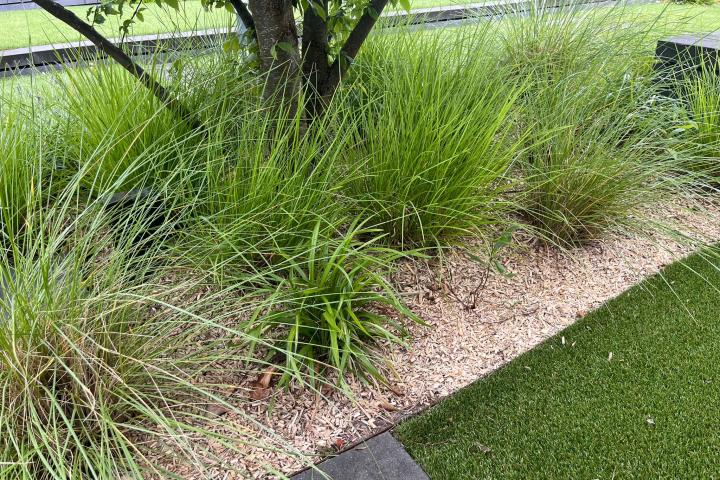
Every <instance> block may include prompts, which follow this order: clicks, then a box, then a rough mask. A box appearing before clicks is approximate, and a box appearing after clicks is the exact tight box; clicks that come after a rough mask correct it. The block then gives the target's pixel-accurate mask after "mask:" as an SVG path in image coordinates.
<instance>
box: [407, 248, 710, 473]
mask: <svg viewBox="0 0 720 480" xmlns="http://www.w3.org/2000/svg"><path fill="white" fill-rule="evenodd" d="M719 265H720V261H718V260H717V259H713V260H712V261H708V260H706V259H704V258H701V257H700V256H698V255H696V256H693V257H691V258H690V259H689V260H687V261H686V262H685V263H676V264H674V265H672V266H671V267H669V268H668V269H667V270H666V271H665V272H664V273H663V274H662V275H658V276H655V277H653V278H651V279H649V280H648V281H646V282H644V283H642V284H641V285H640V286H638V287H635V288H632V289H631V290H629V291H627V292H626V293H624V294H623V295H621V296H619V297H618V298H616V299H614V300H612V301H611V302H609V303H608V304H607V305H605V306H604V307H603V308H601V309H599V310H597V311H595V312H593V313H591V314H589V315H588V316H587V317H585V318H584V319H582V320H580V321H579V322H578V323H576V324H575V325H573V326H571V327H570V328H568V329H566V330H565V331H564V332H562V333H561V334H559V335H558V336H556V337H554V338H552V339H550V340H549V341H547V342H546V343H544V344H542V345H541V346H539V347H537V348H535V349H534V350H532V351H530V352H528V353H526V354H525V355H522V356H520V357H519V358H517V359H516V360H514V361H513V362H511V363H510V364H508V365H506V366H505V367H504V368H502V369H500V370H498V371H497V372H495V373H494V374H492V375H490V376H489V377H487V378H485V379H482V380H480V381H478V382H476V383H475V384H473V385H471V386H470V387H468V388H466V389H464V390H462V391H460V392H458V393H457V394H456V395H454V396H452V397H450V398H449V399H447V400H445V401H443V402H442V403H440V404H439V405H438V406H436V407H434V408H432V409H431V410H429V411H428V412H427V413H425V414H423V415H421V416H419V417H417V418H415V419H412V420H409V421H407V422H405V423H403V424H401V425H400V426H399V427H398V428H397V430H396V432H395V434H396V436H397V438H398V439H399V440H401V441H402V442H403V443H404V445H405V447H406V448H407V450H408V451H409V452H410V454H411V455H412V456H413V457H414V458H415V459H416V461H417V462H418V463H419V464H420V465H421V466H422V467H423V469H425V471H426V472H427V473H428V474H429V476H430V478H432V479H443V480H445V479H460V478H462V479H471V478H472V479H486V478H502V479H506V478H533V479H535V478H558V479H559V478H577V479H611V478H614V479H623V478H639V479H640V478H641V479H648V478H654V479H656V478H668V479H670V478H720V290H717V288H718V286H720V273H718V269H717V268H718V266H719ZM692 270H694V272H693V271H692ZM563 337H564V339H565V341H564V343H563V341H562V338H563ZM611 352H612V357H611Z"/></svg>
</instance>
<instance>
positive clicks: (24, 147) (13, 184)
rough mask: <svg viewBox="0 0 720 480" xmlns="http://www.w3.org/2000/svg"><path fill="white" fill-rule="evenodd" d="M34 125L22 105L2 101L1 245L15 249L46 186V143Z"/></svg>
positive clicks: (0, 135)
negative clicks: (44, 182)
mask: <svg viewBox="0 0 720 480" xmlns="http://www.w3.org/2000/svg"><path fill="white" fill-rule="evenodd" d="M0 100H2V97H0ZM34 127H35V126H34V125H33V124H32V120H31V119H29V118H28V116H27V114H26V113H25V112H23V111H21V110H20V108H18V107H15V106H13V105H12V104H11V103H9V102H7V103H5V104H0V235H1V238H0V245H2V248H3V250H10V251H11V252H12V250H14V249H17V248H21V247H22V244H23V243H24V242H23V240H22V239H21V236H22V235H23V234H24V233H25V232H26V231H27V228H26V227H27V225H26V224H27V222H28V221H29V219H30V218H31V217H32V216H33V212H34V211H36V210H37V207H38V206H39V199H40V196H41V193H42V188H43V186H42V184H41V180H42V175H43V167H44V163H45V162H44V159H43V153H42V152H43V143H42V141H41V140H40V137H38V133H39V132H38V131H37V129H35V128H34ZM34 233H37V232H34Z"/></svg>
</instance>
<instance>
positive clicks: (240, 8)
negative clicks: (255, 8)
mask: <svg viewBox="0 0 720 480" xmlns="http://www.w3.org/2000/svg"><path fill="white" fill-rule="evenodd" d="M230 4H231V5H232V6H233V8H234V9H235V12H236V13H237V15H238V17H240V20H241V21H242V22H243V25H245V28H247V29H248V30H255V20H254V19H253V16H252V14H251V13H250V10H248V8H247V5H245V2H243V1H242V0H230Z"/></svg>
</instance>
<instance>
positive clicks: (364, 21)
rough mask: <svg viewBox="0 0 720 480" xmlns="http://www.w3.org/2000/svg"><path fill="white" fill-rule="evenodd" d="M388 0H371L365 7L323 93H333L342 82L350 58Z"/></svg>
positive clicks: (358, 49)
mask: <svg viewBox="0 0 720 480" xmlns="http://www.w3.org/2000/svg"><path fill="white" fill-rule="evenodd" d="M387 3H388V0H370V5H368V7H367V8H366V9H365V13H363V15H362V16H361V17H360V20H358V23H357V24H356V25H355V28H354V29H353V31H352V32H350V35H349V36H348V39H347V40H346V41H345V45H343V47H342V48H341V49H340V53H339V54H338V56H337V58H336V59H335V61H334V62H333V64H332V66H331V67H330V72H329V74H328V78H327V80H326V81H325V85H324V86H323V92H322V94H323V95H324V96H328V95H332V93H333V92H334V91H335V89H336V88H337V86H338V84H339V83H340V79H341V78H342V77H343V75H345V72H347V69H348V68H349V67H350V61H348V59H350V60H354V59H355V56H356V55H357V54H358V52H359V51H360V47H362V44H363V43H365V40H366V39H367V37H368V35H369V34H370V31H371V30H372V29H373V27H374V26H375V23H376V22H377V20H378V18H380V15H381V14H382V12H383V10H384V9H385V6H386V5H387Z"/></svg>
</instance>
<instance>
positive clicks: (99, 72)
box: [56, 61, 197, 193]
mask: <svg viewBox="0 0 720 480" xmlns="http://www.w3.org/2000/svg"><path fill="white" fill-rule="evenodd" d="M149 69H151V70H152V69H153V67H152V66H151V67H149ZM62 79H63V80H62V81H61V83H60V89H61V91H62V97H61V104H62V106H61V108H59V109H57V112H58V115H57V116H58V117H59V118H57V119H56V120H57V123H58V128H59V129H60V130H61V132H62V135H64V136H65V147H66V153H65V155H66V157H67V158H66V159H65V162H66V163H67V165H66V166H67V168H70V169H74V170H82V171H83V185H84V186H85V187H87V188H91V189H93V190H94V191H95V193H102V192H103V191H105V190H106V189H107V186H108V185H110V184H113V185H115V187H116V188H118V189H119V190H120V191H123V190H131V189H133V188H137V186H138V185H139V184H141V183H144V182H146V181H147V180H148V177H150V178H152V179H155V181H157V182H161V181H162V179H163V178H164V177H165V176H167V175H168V174H169V172H170V171H171V170H172V169H174V168H176V167H177V163H178V161H179V160H180V159H183V158H184V155H183V148H185V147H186V146H187V144H188V143H190V142H191V141H192V140H194V138H195V137H196V136H197V134H196V133H193V134H191V132H190V129H189V127H188V126H187V124H186V123H185V122H183V121H181V120H180V119H178V118H177V116H176V115H175V114H174V113H172V112H171V111H169V110H168V109H167V108H165V107H164V106H163V105H162V104H160V102H159V101H158V100H157V99H156V98H155V97H154V96H153V95H152V93H150V92H149V91H148V90H147V89H146V88H144V87H143V86H142V85H140V84H139V83H138V82H137V80H136V79H135V78H133V77H132V76H130V75H129V74H128V73H127V72H125V71H124V70H122V69H121V68H119V67H117V66H115V65H112V64H108V63H106V62H103V61H99V62H97V63H95V64H94V65H92V66H90V67H87V68H78V69H68V70H67V71H66V74H65V75H64V76H63V77H62ZM187 167H188V168H189V166H187ZM120 178H122V179H123V181H122V182H118V179H120Z"/></svg>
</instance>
